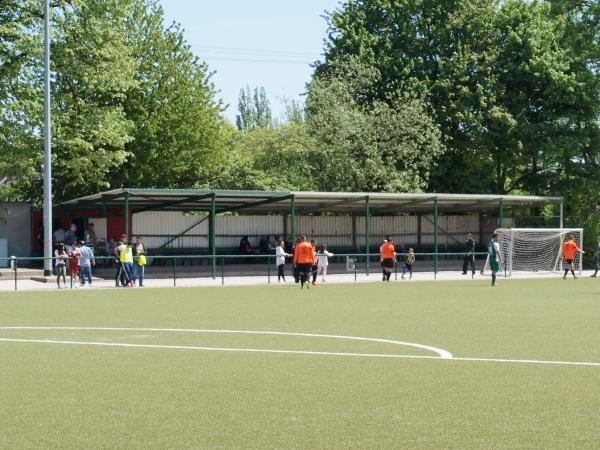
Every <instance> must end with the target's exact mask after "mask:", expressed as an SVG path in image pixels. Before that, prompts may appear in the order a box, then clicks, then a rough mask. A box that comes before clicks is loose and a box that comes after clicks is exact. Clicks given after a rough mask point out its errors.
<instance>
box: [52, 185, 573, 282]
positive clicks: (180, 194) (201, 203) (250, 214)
mask: <svg viewBox="0 0 600 450" xmlns="http://www.w3.org/2000/svg"><path fill="white" fill-rule="evenodd" d="M563 202H564V200H563V198H562V197H540V196H515V195H470V194H438V193H366V192H294V191H282V192H266V191H226V190H202V189H129V188H121V189H114V190H110V191H106V192H101V193H97V194H94V195H90V196H86V197H82V198H78V199H74V200H70V201H66V202H63V203H60V204H58V205H57V206H56V214H57V215H59V216H60V217H62V222H63V223H68V222H69V221H71V220H73V219H74V218H88V219H89V220H94V221H96V222H98V221H105V222H103V223H104V227H105V228H104V233H105V236H102V231H101V232H100V237H109V236H120V234H121V233H123V234H126V235H128V236H132V235H135V236H141V237H143V238H144V241H145V242H146V245H147V247H149V248H151V249H153V251H154V252H156V253H160V254H186V253H194V254H204V255H207V256H209V257H211V258H210V259H209V261H211V265H212V272H213V275H214V273H215V265H216V264H217V262H216V261H217V259H216V256H217V255H219V254H231V253H232V252H235V250H236V247H237V242H238V241H239V239H240V237H242V236H244V235H248V236H250V237H251V238H254V239H258V237H259V236H264V235H268V236H281V237H282V238H285V239H288V240H293V239H294V237H295V236H297V235H298V234H305V233H306V234H310V235H311V236H314V237H316V238H317V240H318V241H320V242H326V243H328V244H329V245H330V247H331V248H333V250H334V251H337V252H338V253H340V252H357V253H358V252H360V253H362V254H364V255H365V259H366V260H367V261H369V259H370V256H371V255H375V254H377V249H378V247H379V244H380V242H381V238H382V237H383V236H385V235H390V236H392V237H393V238H394V239H395V240H396V242H398V243H400V244H401V245H402V246H404V247H408V246H413V247H416V248H417V249H418V251H421V252H424V251H429V252H432V253H435V254H436V255H437V254H439V253H443V252H445V251H451V250H458V249H459V248H460V247H461V245H462V238H463V236H464V233H466V232H471V233H473V234H474V235H475V238H476V240H478V242H483V241H484V240H485V239H487V237H488V235H489V232H491V231H492V230H493V229H495V228H498V227H511V226H513V214H514V212H515V211H523V210H530V209H542V208H544V207H548V206H549V205H550V206H552V209H553V210H554V211H556V214H555V215H556V226H559V227H562V225H563ZM125 218H127V219H125ZM86 220H87V219H86ZM433 260H434V263H435V268H436V270H437V266H438V257H437V256H436V257H435V258H433Z"/></svg>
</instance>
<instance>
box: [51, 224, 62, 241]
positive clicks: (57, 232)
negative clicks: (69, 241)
mask: <svg viewBox="0 0 600 450" xmlns="http://www.w3.org/2000/svg"><path fill="white" fill-rule="evenodd" d="M52 239H54V242H56V243H57V244H64V243H65V230H63V228H62V227H61V226H60V225H59V226H58V228H57V229H56V230H55V231H54V233H52Z"/></svg>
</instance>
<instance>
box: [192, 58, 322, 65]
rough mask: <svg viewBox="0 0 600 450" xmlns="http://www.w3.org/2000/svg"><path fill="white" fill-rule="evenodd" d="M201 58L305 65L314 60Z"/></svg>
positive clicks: (206, 59)
mask: <svg viewBox="0 0 600 450" xmlns="http://www.w3.org/2000/svg"><path fill="white" fill-rule="evenodd" d="M200 58H201V59H203V60H205V61H228V62H251V63H267V64H300V65H303V66H307V65H309V64H312V63H313V62H314V61H298V60H296V61H291V60H285V59H254V58H233V57H222V58H221V57H217V56H207V57H201V56H200Z"/></svg>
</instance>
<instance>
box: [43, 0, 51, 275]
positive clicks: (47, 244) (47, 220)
mask: <svg viewBox="0 0 600 450" xmlns="http://www.w3.org/2000/svg"><path fill="white" fill-rule="evenodd" d="M50 125H51V117H50V0H45V1H44V258H45V259H44V275H45V276H50V275H52V259H50V258H51V257H52V147H51V142H52V134H51V133H52V131H51V129H50Z"/></svg>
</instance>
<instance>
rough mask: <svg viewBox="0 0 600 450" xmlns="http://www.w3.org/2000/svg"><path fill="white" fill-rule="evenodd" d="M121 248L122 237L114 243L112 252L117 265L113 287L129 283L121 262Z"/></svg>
mask: <svg viewBox="0 0 600 450" xmlns="http://www.w3.org/2000/svg"><path fill="white" fill-rule="evenodd" d="M122 249H123V239H121V240H119V241H118V242H116V243H115V246H114V249H113V254H114V256H115V264H116V265H117V273H116V274H115V287H120V286H126V285H127V284H129V280H128V279H127V274H126V273H125V268H124V267H123V264H122V263H121V250H122Z"/></svg>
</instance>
